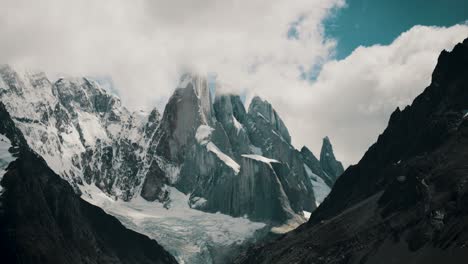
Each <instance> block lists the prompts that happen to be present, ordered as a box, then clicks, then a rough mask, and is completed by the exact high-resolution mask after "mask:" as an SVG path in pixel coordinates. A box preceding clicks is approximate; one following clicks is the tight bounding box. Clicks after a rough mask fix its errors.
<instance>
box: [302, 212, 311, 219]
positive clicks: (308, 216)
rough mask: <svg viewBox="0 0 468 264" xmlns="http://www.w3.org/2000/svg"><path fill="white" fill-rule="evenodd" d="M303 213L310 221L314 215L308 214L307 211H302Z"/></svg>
mask: <svg viewBox="0 0 468 264" xmlns="http://www.w3.org/2000/svg"><path fill="white" fill-rule="evenodd" d="M302 213H303V214H304V217H305V219H306V220H309V219H310V215H311V214H312V213H311V212H307V211H302Z"/></svg>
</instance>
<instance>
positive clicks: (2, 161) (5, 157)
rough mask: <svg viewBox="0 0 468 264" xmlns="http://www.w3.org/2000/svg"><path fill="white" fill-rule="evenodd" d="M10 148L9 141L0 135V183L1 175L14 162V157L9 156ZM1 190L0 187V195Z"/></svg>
mask: <svg viewBox="0 0 468 264" xmlns="http://www.w3.org/2000/svg"><path fill="white" fill-rule="evenodd" d="M10 148H11V142H10V140H9V139H8V138H7V137H5V136H4V135H1V134H0V181H1V180H2V178H3V175H5V173H6V168H7V167H8V165H10V162H12V161H14V160H15V157H13V155H11V153H10V151H9V149H10ZM2 191H3V188H2V186H1V185H0V194H1V193H2Z"/></svg>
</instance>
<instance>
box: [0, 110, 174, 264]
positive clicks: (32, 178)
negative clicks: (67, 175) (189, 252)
mask: <svg viewBox="0 0 468 264" xmlns="http://www.w3.org/2000/svg"><path fill="white" fill-rule="evenodd" d="M0 134H2V135H5V136H6V137H7V138H9V139H10V141H11V142H12V145H13V146H14V149H12V150H11V151H12V152H14V156H15V157H16V158H17V159H16V161H13V162H12V163H10V165H9V167H8V171H7V172H6V174H5V175H4V177H3V179H2V181H1V185H2V187H3V194H2V195H1V196H0V252H1V255H0V262H1V263H31V264H36V263H57V264H59V263H60V264H62V263H99V264H101V263H109V264H110V263H128V264H133V263H148V264H149V263H161V264H162V263H177V262H176V260H175V259H174V257H173V256H171V255H170V254H169V253H168V252H166V251H165V250H164V248H162V247H161V246H160V245H159V244H158V243H157V242H156V241H154V240H151V239H149V238H148V237H146V236H144V235H141V234H139V233H136V232H134V231H131V230H129V229H127V228H125V227H124V226H123V225H122V224H121V223H120V222H119V221H118V220H117V219H116V218H114V217H112V216H110V215H107V214H106V213H105V212H104V211H103V210H102V209H100V208H98V207H96V206H94V205H91V204H89V203H87V202H86V201H84V200H82V199H81V198H80V197H79V195H77V194H76V193H75V192H74V191H73V188H72V187H71V186H70V185H69V184H68V183H67V182H66V181H65V180H63V179H61V178H60V177H59V176H58V175H56V174H55V173H54V172H53V171H52V170H51V169H50V168H49V167H48V166H47V164H46V162H45V161H44V160H43V159H42V158H41V157H39V155H37V154H36V153H35V152H33V151H32V150H31V149H30V148H29V147H28V145H27V143H26V140H25V139H24V137H23V135H22V133H21V132H20V131H19V130H18V129H17V128H16V127H15V125H14V123H13V121H12V120H11V118H10V115H9V114H8V112H7V111H6V109H5V107H4V105H3V104H2V103H0Z"/></svg>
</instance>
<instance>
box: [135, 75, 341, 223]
mask: <svg viewBox="0 0 468 264" xmlns="http://www.w3.org/2000/svg"><path fill="white" fill-rule="evenodd" d="M150 146H151V147H150V151H149V152H150V153H155V154H156V155H157V156H158V157H160V158H159V159H158V165H159V167H160V168H161V169H162V171H165V173H166V174H169V175H168V176H167V177H168V178H170V179H171V180H170V183H172V184H174V185H175V186H176V187H177V188H178V189H179V190H181V191H183V192H184V193H187V194H190V195H191V198H190V201H191V202H190V204H191V206H192V207H193V208H197V209H200V210H204V211H207V212H221V213H225V214H229V215H232V216H236V217H237V216H248V217H249V218H250V219H252V220H258V221H266V222H272V223H283V222H285V221H287V220H288V219H291V218H294V217H295V216H297V215H302V211H303V210H307V211H313V210H314V209H315V208H316V204H318V203H320V202H321V201H322V200H323V199H324V198H325V197H324V196H326V195H327V194H328V191H329V189H330V187H331V185H332V184H333V181H332V180H327V181H326V182H325V181H324V180H323V179H322V177H324V178H326V177H328V176H327V174H326V173H325V171H324V170H323V169H322V167H321V164H320V163H313V165H312V166H311V167H309V165H308V164H309V163H306V162H308V159H310V155H311V156H312V157H313V154H312V153H311V152H310V151H308V152H307V155H303V154H302V153H301V152H299V151H298V150H296V149H295V148H294V147H293V146H292V145H291V137H290V135H289V132H288V129H287V128H286V126H285V125H284V122H283V121H282V120H281V118H280V117H279V115H278V113H277V112H276V111H275V110H274V109H273V107H272V106H271V104H270V103H268V102H267V101H264V100H262V99H261V98H259V97H255V98H253V100H252V102H251V104H250V107H249V110H248V111H246V109H245V108H244V104H243V103H242V101H241V99H240V97H239V96H236V95H219V96H216V98H215V99H214V102H213V99H212V97H211V95H210V92H209V89H208V87H207V82H206V80H204V79H203V78H201V77H199V76H191V75H185V76H184V78H183V79H182V81H181V85H179V88H178V89H177V90H176V92H175V93H174V95H173V96H172V97H171V98H170V99H169V102H168V104H167V106H166V109H165V110H164V114H163V117H162V120H161V125H160V127H159V128H158V129H157V131H156V133H155V137H154V138H153V139H152V141H151V143H150ZM330 158H334V156H333V154H332V156H331V157H330ZM306 160H307V161H306ZM328 161H329V162H330V164H332V163H331V160H328ZM335 162H336V161H335ZM171 171H176V172H177V173H176V174H177V175H176V177H173V176H171V175H172V174H173V172H171ZM328 184H329V185H328ZM149 185H153V184H152V183H151V184H149ZM147 187H148V186H147V185H146V184H145V185H144V186H143V188H144V189H145V188H147Z"/></svg>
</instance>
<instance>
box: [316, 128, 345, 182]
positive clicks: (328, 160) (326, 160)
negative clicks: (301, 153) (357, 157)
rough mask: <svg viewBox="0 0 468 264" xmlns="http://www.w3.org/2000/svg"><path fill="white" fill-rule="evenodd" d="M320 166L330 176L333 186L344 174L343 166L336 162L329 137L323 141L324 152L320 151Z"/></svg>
mask: <svg viewBox="0 0 468 264" xmlns="http://www.w3.org/2000/svg"><path fill="white" fill-rule="evenodd" d="M320 165H321V166H322V168H323V170H324V172H325V173H326V175H327V176H328V177H327V178H329V179H330V180H331V181H332V184H334V183H335V181H336V180H337V179H338V177H339V176H340V175H341V174H342V173H343V172H344V169H343V165H342V164H341V162H339V161H337V160H336V158H335V155H334V154H333V147H332V144H331V143H330V139H329V138H328V137H325V138H324V139H323V144H322V150H321V151H320Z"/></svg>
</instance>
